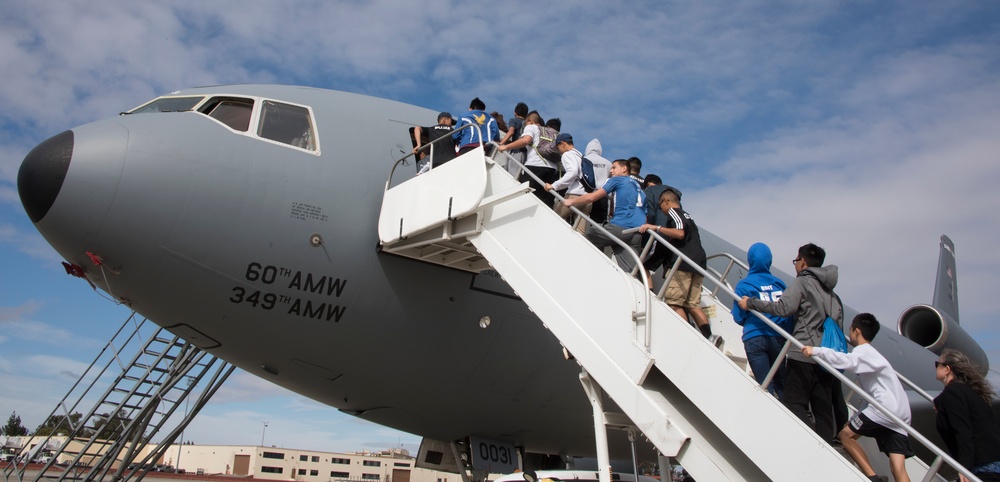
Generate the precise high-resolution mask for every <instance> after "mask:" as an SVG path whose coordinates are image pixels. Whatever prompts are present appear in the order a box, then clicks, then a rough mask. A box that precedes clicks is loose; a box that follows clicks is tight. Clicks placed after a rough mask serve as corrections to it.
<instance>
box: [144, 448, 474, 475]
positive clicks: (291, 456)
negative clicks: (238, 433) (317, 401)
mask: <svg viewBox="0 0 1000 482" xmlns="http://www.w3.org/2000/svg"><path fill="white" fill-rule="evenodd" d="M415 462H416V459H415V458H414V457H411V456H410V455H409V453H408V452H407V451H406V450H403V449H392V450H383V451H380V452H360V453H332V452H319V451H315V450H300V449H290V448H277V447H262V446H246V445H172V446H171V447H170V449H169V450H167V452H166V454H165V455H164V457H163V460H162V461H161V462H160V463H163V464H166V465H169V466H173V467H176V468H177V469H183V470H184V471H185V472H187V473H189V474H205V475H208V474H226V475H249V476H253V478H255V479H266V480H302V481H317V482H319V481H323V482H326V481H356V482H362V481H363V482H457V481H459V480H460V479H461V476H459V475H457V474H452V473H447V472H439V471H435V470H428V469H423V468H417V467H414V465H415Z"/></svg>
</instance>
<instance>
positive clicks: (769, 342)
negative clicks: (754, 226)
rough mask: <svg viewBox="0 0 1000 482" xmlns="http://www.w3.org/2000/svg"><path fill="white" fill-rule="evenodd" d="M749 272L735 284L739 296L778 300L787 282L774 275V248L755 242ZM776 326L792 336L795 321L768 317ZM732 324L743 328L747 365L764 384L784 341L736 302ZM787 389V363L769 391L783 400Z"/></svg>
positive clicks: (758, 381)
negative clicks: (733, 322) (772, 249)
mask: <svg viewBox="0 0 1000 482" xmlns="http://www.w3.org/2000/svg"><path fill="white" fill-rule="evenodd" d="M747 264H749V265H750V272H749V273H748V274H747V277H746V278H743V279H742V280H741V281H740V282H739V283H738V284H737V285H736V290H735V291H736V295H737V296H739V297H741V298H742V297H743V296H749V297H751V298H756V299H760V300H764V301H777V300H778V298H780V297H781V293H782V292H783V291H785V288H787V286H786V285H785V282H784V281H781V280H780V279H778V278H777V277H775V276H774V275H772V274H771V248H769V247H768V246H767V245H766V244H764V243H755V244H754V245H753V246H750V250H749V251H747ZM767 317H768V318H770V319H771V321H773V322H774V323H775V324H776V325H778V326H780V327H781V328H782V329H783V330H785V331H786V332H789V333H791V331H792V325H793V319H792V318H790V317H783V316H778V315H767ZM733 321H735V322H736V323H737V324H739V325H740V326H742V327H743V348H744V349H745V350H746V353H747V363H749V364H750V370H751V371H753V376H754V378H755V379H756V380H757V383H764V379H765V378H766V377H767V374H768V372H769V371H770V370H771V367H772V366H773V365H774V363H775V361H777V360H778V354H779V353H780V352H781V347H782V345H784V344H785V339H784V338H782V337H781V335H779V334H778V332H777V331H775V330H774V329H773V328H771V327H770V326H768V325H767V324H766V323H764V322H763V321H760V319H758V318H757V317H756V316H754V315H753V313H750V312H749V311H746V310H743V309H741V308H740V305H739V303H738V302H737V301H733ZM784 389H785V364H784V363H780V364H779V365H778V371H777V373H775V375H774V378H773V379H772V380H771V384H770V385H768V387H767V391H768V392H771V393H772V394H773V395H776V396H777V397H778V398H779V399H780V398H781V396H782V394H783V392H784Z"/></svg>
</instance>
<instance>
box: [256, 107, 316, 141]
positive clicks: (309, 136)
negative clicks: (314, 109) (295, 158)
mask: <svg viewBox="0 0 1000 482" xmlns="http://www.w3.org/2000/svg"><path fill="white" fill-rule="evenodd" d="M257 135H259V136H260V137H263V138H265V139H270V140H272V141H277V142H281V143H284V144H288V145H290V146H294V147H298V148H300V149H306V150H310V151H315V150H316V131H315V129H314V127H313V123H312V117H311V116H310V115H309V109H307V108H305V107H301V106H297V105H291V104H285V103H282V102H275V101H272V100H265V101H262V102H261V110H260V124H259V127H258V128H257Z"/></svg>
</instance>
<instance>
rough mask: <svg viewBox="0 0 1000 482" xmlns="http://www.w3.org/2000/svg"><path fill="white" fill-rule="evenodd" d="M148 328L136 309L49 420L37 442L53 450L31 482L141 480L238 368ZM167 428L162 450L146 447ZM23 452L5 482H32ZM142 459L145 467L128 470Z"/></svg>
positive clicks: (27, 458) (11, 466)
mask: <svg viewBox="0 0 1000 482" xmlns="http://www.w3.org/2000/svg"><path fill="white" fill-rule="evenodd" d="M149 325H150V326H147V325H146V320H145V319H142V320H139V319H138V317H137V316H136V314H135V313H134V312H133V313H132V314H131V316H129V318H128V319H127V320H126V321H125V323H124V324H122V326H121V327H120V328H119V329H118V331H117V332H116V333H115V335H114V336H113V337H112V339H111V340H110V341H109V342H108V343H107V344H106V345H105V346H104V348H103V349H102V350H101V352H100V353H99V354H98V356H97V357H96V358H95V359H94V361H93V362H92V363H91V364H90V366H89V367H88V368H87V370H86V371H85V372H84V373H83V374H82V375H81V376H80V378H79V379H78V380H77V382H76V383H75V384H74V385H73V387H72V388H70V391H69V392H68V393H67V394H66V396H65V397H63V399H62V400H61V401H60V402H59V403H58V405H57V406H56V408H55V409H54V410H53V411H52V413H51V414H50V415H49V417H48V418H47V422H46V423H47V424H49V425H51V426H45V425H43V426H45V428H46V431H47V432H48V435H46V436H44V437H36V440H35V442H36V443H41V444H45V445H47V446H50V447H53V449H54V450H53V452H54V454H53V455H52V456H51V457H49V458H47V460H46V461H45V462H44V463H43V465H42V467H41V468H40V469H39V470H38V472H37V475H36V476H35V478H33V479H31V480H42V479H55V480H64V479H67V478H70V479H79V478H82V479H84V480H102V479H103V478H104V477H105V476H110V477H111V479H112V480H139V479H141V478H142V477H144V476H145V474H146V472H147V471H148V469H149V468H150V467H151V465H152V464H153V463H155V461H158V460H160V459H161V458H162V457H163V454H164V452H165V451H166V450H167V449H168V448H169V447H170V444H171V443H173V441H174V440H176V438H177V436H178V435H179V434H180V433H182V432H183V430H184V428H185V427H186V426H187V425H188V423H190V422H191V420H192V419H193V418H194V416H195V415H197V414H198V412H199V411H200V410H201V409H202V408H203V407H204V406H205V404H206V403H207V402H208V400H209V399H210V398H211V397H212V395H214V394H215V392H216V391H217V390H218V389H219V387H220V386H221V385H222V383H223V382H224V381H225V380H226V379H227V378H228V377H229V375H230V374H231V373H232V372H233V370H234V368H235V367H234V366H233V365H231V364H229V363H227V362H224V361H222V360H220V359H217V358H216V357H214V356H212V355H210V354H208V353H207V352H204V351H202V350H201V349H199V348H198V347H196V346H194V345H192V344H191V343H189V342H187V341H185V340H182V339H181V338H179V337H177V336H175V335H173V334H171V333H170V332H168V331H166V330H164V329H163V328H160V327H157V326H155V325H152V324H149ZM144 332H145V333H150V334H149V336H147V337H143V333H144ZM111 377H113V378H112V381H111V383H110V384H108V378H111ZM102 386H103V387H105V388H103V392H101V387H102ZM196 388H197V389H198V390H200V392H199V393H198V395H197V397H195V398H194V400H193V401H194V404H193V406H192V404H191V403H190V401H189V399H188V397H189V396H191V395H192V393H193V392H194V391H195V389H196ZM185 402H186V403H185ZM88 404H89V405H88ZM87 406H89V407H90V408H89V409H87V411H86V412H85V413H81V412H80V411H79V410H81V408H82V407H87ZM182 406H184V407H185V409H184V412H183V413H178V412H177V410H178V408H180V407H182ZM40 428H41V427H40ZM161 433H165V435H164V436H163V438H162V441H161V442H160V443H159V444H158V445H157V446H156V449H155V450H153V451H149V452H148V451H146V450H145V446H146V445H147V444H148V443H150V442H151V441H152V439H153V437H154V436H156V435H157V434H161ZM56 434H64V435H62V436H57V435H56ZM60 441H61V442H60ZM22 453H24V454H25V455H26V456H24V457H20V455H21V454H19V457H18V458H17V459H15V463H12V464H10V465H9V466H8V467H6V468H5V469H4V480H6V481H8V482H9V481H15V480H16V481H22V480H26V478H25V473H26V472H25V471H26V469H27V465H28V463H29V462H31V460H30V459H31V457H29V456H27V455H28V454H27V452H25V450H24V449H22ZM136 461H138V462H139V464H138V466H139V467H142V469H137V470H128V466H129V465H130V464H132V463H133V462H136Z"/></svg>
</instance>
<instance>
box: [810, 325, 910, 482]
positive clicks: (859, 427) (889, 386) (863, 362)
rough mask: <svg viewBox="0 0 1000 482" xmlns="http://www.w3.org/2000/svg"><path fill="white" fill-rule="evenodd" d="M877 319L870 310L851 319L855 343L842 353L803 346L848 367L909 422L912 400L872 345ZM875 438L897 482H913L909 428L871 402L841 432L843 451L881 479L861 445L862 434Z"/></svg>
mask: <svg viewBox="0 0 1000 482" xmlns="http://www.w3.org/2000/svg"><path fill="white" fill-rule="evenodd" d="M880 326H881V325H880V324H879V322H878V320H876V319H875V316H874V315H872V314H871V313H860V314H858V315H857V316H855V317H854V321H852V322H851V330H850V336H849V337H848V339H849V340H850V342H851V344H852V345H854V350H852V351H851V352H850V353H840V352H838V351H834V350H831V349H829V348H823V347H815V346H804V347H802V353H803V354H804V355H805V356H810V357H816V358H819V359H821V360H823V361H825V362H827V363H829V364H830V365H831V366H833V367H834V368H836V369H839V370H847V371H850V372H853V373H855V374H857V376H858V385H860V386H861V388H863V389H864V390H865V391H866V392H868V393H869V394H870V395H871V396H872V397H874V398H875V400H876V401H877V402H878V403H880V404H881V405H882V406H883V407H885V408H886V409H887V410H889V411H890V412H892V414H893V415H895V416H896V417H898V418H899V419H900V420H902V421H903V422H906V424H907V425H909V424H910V402H909V400H908V399H907V398H906V393H905V392H903V385H902V384H901V383H899V377H897V376H896V371H895V370H893V369H892V366H890V365H889V361H888V360H886V359H885V357H883V356H882V354H881V353H879V352H878V351H877V350H875V348H874V347H873V346H872V345H871V340H872V339H874V338H875V335H876V334H877V333H878V330H879V327H880ZM862 435H864V436H866V437H872V438H874V439H875V441H876V442H878V448H879V450H881V451H882V452H885V453H886V454H887V455H888V456H889V468H890V470H892V477H893V478H894V479H896V482H910V477H909V476H908V475H907V474H906V458H907V457H912V456H913V449H912V448H910V438H909V436H907V434H906V431H905V430H903V429H902V428H900V427H899V426H898V425H897V424H895V423H893V422H892V420H890V419H889V418H888V417H886V416H885V415H883V414H882V412H881V411H879V410H878V409H877V408H875V407H874V406H872V405H869V406H867V407H865V409H864V410H862V411H860V412H858V413H856V414H854V417H852V418H851V421H850V422H849V423H848V424H847V425H845V426H844V428H843V429H842V430H841V431H840V434H839V435H838V436H839V438H840V442H841V444H842V445H843V446H844V450H845V451H847V453H848V455H850V456H851V458H852V459H854V461H855V462H856V463H857V464H858V467H859V468H860V469H861V471H862V472H864V474H865V475H866V476H868V478H869V479H871V480H879V479H878V476H876V475H875V470H874V469H872V466H871V463H870V462H869V461H868V456H867V455H865V451H864V449H862V448H861V445H860V444H858V442H857V439H858V437H860V436H862Z"/></svg>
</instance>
